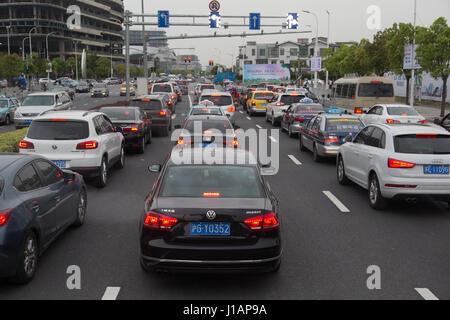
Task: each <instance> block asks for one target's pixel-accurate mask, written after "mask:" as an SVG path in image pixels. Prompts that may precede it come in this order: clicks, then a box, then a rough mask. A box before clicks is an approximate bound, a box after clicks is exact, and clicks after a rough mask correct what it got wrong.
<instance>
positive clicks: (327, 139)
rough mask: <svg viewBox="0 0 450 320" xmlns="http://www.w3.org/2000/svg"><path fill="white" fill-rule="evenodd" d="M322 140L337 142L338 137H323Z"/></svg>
mask: <svg viewBox="0 0 450 320" xmlns="http://www.w3.org/2000/svg"><path fill="white" fill-rule="evenodd" d="M324 142H339V138H338V137H336V136H328V137H325V139H324Z"/></svg>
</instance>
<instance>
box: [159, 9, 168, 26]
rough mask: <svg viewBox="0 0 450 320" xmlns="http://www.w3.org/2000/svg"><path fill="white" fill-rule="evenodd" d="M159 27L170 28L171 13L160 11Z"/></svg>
mask: <svg viewBox="0 0 450 320" xmlns="http://www.w3.org/2000/svg"><path fill="white" fill-rule="evenodd" d="M158 27H159V28H169V11H162V10H160V11H158Z"/></svg>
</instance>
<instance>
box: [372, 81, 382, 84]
mask: <svg viewBox="0 0 450 320" xmlns="http://www.w3.org/2000/svg"><path fill="white" fill-rule="evenodd" d="M371 83H376V84H381V83H383V82H382V81H372V82H371Z"/></svg>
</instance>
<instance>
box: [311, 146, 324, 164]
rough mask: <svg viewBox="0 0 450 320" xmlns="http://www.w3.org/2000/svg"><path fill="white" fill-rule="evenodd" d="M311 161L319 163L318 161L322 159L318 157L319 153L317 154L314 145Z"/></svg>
mask: <svg viewBox="0 0 450 320" xmlns="http://www.w3.org/2000/svg"><path fill="white" fill-rule="evenodd" d="M313 160H314V162H320V160H322V157H321V156H319V153H318V152H317V146H316V144H315V143H314V145H313Z"/></svg>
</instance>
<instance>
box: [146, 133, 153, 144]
mask: <svg viewBox="0 0 450 320" xmlns="http://www.w3.org/2000/svg"><path fill="white" fill-rule="evenodd" d="M147 137H148V139H147V142H146V144H152V130H148V133H147Z"/></svg>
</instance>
